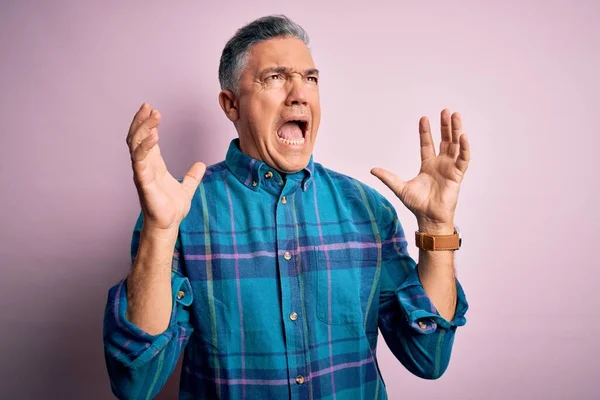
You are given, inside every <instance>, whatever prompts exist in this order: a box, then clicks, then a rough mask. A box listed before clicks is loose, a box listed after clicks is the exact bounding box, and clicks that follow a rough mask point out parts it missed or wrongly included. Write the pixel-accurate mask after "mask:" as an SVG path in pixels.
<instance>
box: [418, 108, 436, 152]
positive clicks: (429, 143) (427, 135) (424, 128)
mask: <svg viewBox="0 0 600 400" xmlns="http://www.w3.org/2000/svg"><path fill="white" fill-rule="evenodd" d="M419 137H420V141H421V161H424V160H426V159H428V158H430V157H435V147H434V146H433V138H432V137H431V128H430V126H429V120H428V119H427V117H421V119H420V120H419Z"/></svg>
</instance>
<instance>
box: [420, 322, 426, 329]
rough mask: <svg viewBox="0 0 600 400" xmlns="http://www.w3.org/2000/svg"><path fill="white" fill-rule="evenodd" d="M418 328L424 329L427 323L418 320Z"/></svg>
mask: <svg viewBox="0 0 600 400" xmlns="http://www.w3.org/2000/svg"><path fill="white" fill-rule="evenodd" d="M419 328H421V329H425V328H427V324H426V323H425V322H423V321H419Z"/></svg>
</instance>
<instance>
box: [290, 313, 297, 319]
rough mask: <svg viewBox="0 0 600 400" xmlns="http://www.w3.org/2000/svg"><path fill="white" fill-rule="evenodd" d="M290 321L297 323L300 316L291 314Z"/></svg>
mask: <svg viewBox="0 0 600 400" xmlns="http://www.w3.org/2000/svg"><path fill="white" fill-rule="evenodd" d="M290 319H291V320H292V321H295V320H297V319H298V314H297V313H295V312H293V313H291V314H290Z"/></svg>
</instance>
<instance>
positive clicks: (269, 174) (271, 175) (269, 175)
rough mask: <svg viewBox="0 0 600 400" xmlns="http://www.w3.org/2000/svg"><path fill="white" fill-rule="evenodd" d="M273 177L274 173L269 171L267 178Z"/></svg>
mask: <svg viewBox="0 0 600 400" xmlns="http://www.w3.org/2000/svg"><path fill="white" fill-rule="evenodd" d="M272 177H273V173H272V172H271V171H267V173H266V174H265V178H267V179H271V178H272Z"/></svg>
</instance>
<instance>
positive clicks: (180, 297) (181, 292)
mask: <svg viewBox="0 0 600 400" xmlns="http://www.w3.org/2000/svg"><path fill="white" fill-rule="evenodd" d="M183 296H185V292H184V291H183V290H180V291H179V292H177V300H181V299H183Z"/></svg>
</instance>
